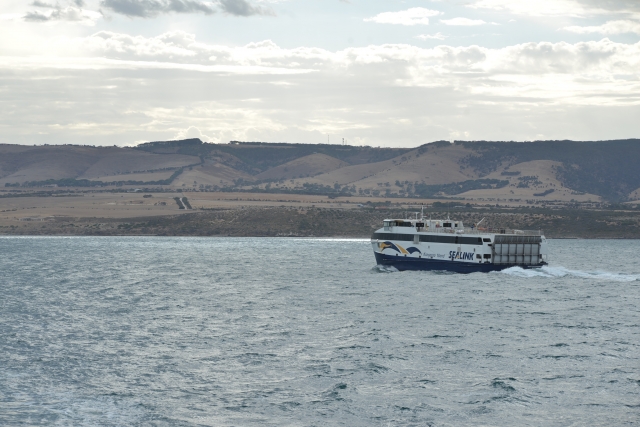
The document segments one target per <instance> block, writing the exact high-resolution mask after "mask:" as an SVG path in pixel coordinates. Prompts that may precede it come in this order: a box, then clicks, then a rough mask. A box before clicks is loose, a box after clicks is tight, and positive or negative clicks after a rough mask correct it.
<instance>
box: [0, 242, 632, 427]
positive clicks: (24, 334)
mask: <svg viewBox="0 0 640 427" xmlns="http://www.w3.org/2000/svg"><path fill="white" fill-rule="evenodd" d="M639 250H640V242H639V241H551V242H550V251H551V263H552V265H553V266H552V267H550V268H545V269H543V270H540V271H524V270H520V269H511V270H509V271H507V272H502V273H492V274H481V273H478V274H471V275H456V274H443V273H428V272H403V273H399V272H389V271H388V270H387V271H385V270H384V269H378V268H376V267H375V266H374V264H375V262H374V258H373V254H372V253H371V248H370V245H369V244H368V242H367V241H357V240H302V239H300V240H290V239H267V238H265V239H231V238H229V239H214V238H57V237H51V238H0V268H1V272H2V275H1V277H0V291H1V292H0V425H69V426H71V425H73V426H77V425H88V426H91V425H98V426H111V425H113V426H116V425H118V426H120V425H122V426H136V425H140V426H146V425H154V426H199V425H205V426H225V425H237V426H246V425H255V426H269V425H272V426H288V425H295V426H312V425H316V426H324V425H344V426H410V425H416V426H424V425H431V426H466V425H469V426H470V425H496V426H514V425H531V426H541V425H547V426H570V425H576V426H582V425H617V426H622V425H639V424H640V415H639V414H640V266H639V265H638V253H639V252H640V251H639Z"/></svg>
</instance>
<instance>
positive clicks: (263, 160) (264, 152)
mask: <svg viewBox="0 0 640 427" xmlns="http://www.w3.org/2000/svg"><path fill="white" fill-rule="evenodd" d="M136 148H138V149H140V150H144V151H149V152H154V153H172V154H188V155H192V156H201V157H204V158H208V157H220V156H219V155H220V154H223V153H224V154H227V155H231V156H233V158H234V159H238V160H240V161H241V162H242V164H240V165H239V164H237V163H235V162H234V163H233V164H229V166H232V167H234V168H236V169H240V170H243V171H244V172H249V173H251V174H258V173H260V172H264V171H266V170H268V169H271V168H273V167H276V166H279V165H282V164H284V163H287V162H290V161H292V160H295V159H298V158H300V157H304V156H308V155H311V154H317V153H320V154H326V155H327V156H331V157H335V158H336V159H339V160H342V161H344V162H346V163H349V164H351V165H357V164H363V163H376V162H382V161H384V160H389V159H392V158H394V157H398V156H400V155H402V154H404V153H407V152H409V151H411V149H410V148H373V147H355V146H349V145H334V144H289V143H265V142H238V141H231V142H230V143H229V144H208V143H203V142H202V141H201V140H200V139H197V138H195V139H187V140H182V141H158V142H147V143H144V144H140V145H138V146H137V147H136ZM221 163H225V162H224V159H222V160H221Z"/></svg>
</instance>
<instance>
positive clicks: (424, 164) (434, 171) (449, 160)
mask: <svg viewBox="0 0 640 427" xmlns="http://www.w3.org/2000/svg"><path fill="white" fill-rule="evenodd" d="M472 153H473V152H472V151H471V150H468V149H466V148H464V147H462V146H459V145H451V146H446V147H430V148H429V149H428V150H426V151H425V152H423V153H422V154H421V153H420V150H413V151H410V152H408V153H406V154H404V155H402V156H399V157H396V158H395V159H391V160H386V161H384V162H378V163H369V164H364V165H355V166H348V167H344V168H341V169H338V170H335V171H332V172H329V173H325V174H322V175H318V176H316V177H314V178H311V179H307V180H300V183H304V182H309V183H317V184H323V185H334V184H335V183H338V184H340V185H355V186H356V187H358V188H371V189H375V188H378V187H379V184H380V183H386V182H388V183H390V185H391V186H394V183H395V182H396V180H397V181H403V182H404V181H410V182H415V181H418V182H423V181H424V182H425V183H427V184H447V183H451V182H459V181H466V180H469V179H475V178H476V177H477V176H476V174H475V173H474V172H472V171H471V170H463V169H461V167H460V165H459V164H458V162H459V160H460V159H462V158H463V157H466V156H468V155H469V154H472Z"/></svg>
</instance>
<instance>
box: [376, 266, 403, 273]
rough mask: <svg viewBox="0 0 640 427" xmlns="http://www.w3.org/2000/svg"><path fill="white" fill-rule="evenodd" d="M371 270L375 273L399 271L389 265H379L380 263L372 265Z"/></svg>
mask: <svg viewBox="0 0 640 427" xmlns="http://www.w3.org/2000/svg"><path fill="white" fill-rule="evenodd" d="M372 270H373V271H375V272H376V273H397V272H399V271H400V270H398V269H397V268H395V267H392V266H390V265H380V264H378V265H376V266H375V267H373V268H372Z"/></svg>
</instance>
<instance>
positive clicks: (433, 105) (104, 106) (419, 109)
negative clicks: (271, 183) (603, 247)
mask: <svg viewBox="0 0 640 427" xmlns="http://www.w3.org/2000/svg"><path fill="white" fill-rule="evenodd" d="M50 43H51V44H50V47H51V48H50V49H49V46H44V47H43V48H47V49H49V50H51V55H49V56H41V57H36V56H30V57H20V58H16V57H6V56H4V57H2V56H0V71H1V72H0V86H1V87H4V88H6V90H5V92H3V96H2V97H0V111H2V112H3V114H2V115H0V126H1V127H2V129H3V137H4V138H5V139H6V140H16V141H26V142H29V143H36V142H38V143H41V142H47V143H51V142H81V141H82V140H83V139H86V137H87V136H91V140H92V141H94V143H96V144H102V143H104V144H109V143H110V144H111V145H113V144H114V143H118V144H123V143H125V142H126V141H137V140H152V139H157V140H165V139H170V138H172V137H174V136H176V135H178V134H181V135H196V136H197V131H196V129H189V128H197V130H198V131H201V132H200V133H201V134H202V133H204V134H206V135H207V137H208V139H209V140H211V141H216V142H218V141H219V142H226V141H229V140H230V139H239V140H243V139H245V140H262V141H283V140H286V141H290V142H323V141H324V142H326V133H331V134H333V135H339V136H340V137H346V138H348V139H349V140H350V141H355V140H358V141H362V143H363V144H368V145H394V144H395V145H405V146H407V145H410V146H415V145H419V144H420V143H423V142H428V141H433V140H437V139H442V138H447V137H448V136H450V135H452V134H455V133H456V132H459V134H461V135H462V134H464V133H465V132H469V138H479V139H482V138H488V139H490V138H495V139H507V140H508V139H531V138H532V136H531V135H537V134H545V135H549V136H550V137H558V138H565V137H566V138H584V139H607V138H612V137H625V136H629V135H632V134H633V132H635V129H637V124H636V122H637V116H638V115H639V114H640V76H639V75H638V70H639V69H640V43H635V44H625V43H616V42H613V41H610V40H608V39H603V40H600V41H593V42H582V43H562V42H561V43H546V42H545V43H523V44H516V45H512V46H506V47H500V48H486V47H481V46H447V45H439V46H437V47H432V48H421V47H418V46H412V45H408V44H384V45H369V46H361V47H350V48H347V49H341V50H327V49H320V48H315V47H298V48H284V47H281V46H278V45H277V44H275V43H274V42H272V41H269V40H265V41H262V42H257V43H250V44H247V45H244V46H227V45H216V44H208V43H202V42H199V41H198V39H197V38H196V37H195V36H194V35H193V34H189V33H185V32H169V33H165V34H160V35H158V36H156V37H142V36H132V35H128V34H120V33H114V32H98V33H96V34H94V35H92V36H89V37H83V38H67V39H62V38H58V39H56V40H51V42H50ZM65 44H66V45H67V46H68V51H69V52H70V53H71V54H68V55H63V54H62V51H56V50H55V49H62V48H63V46H64V45H65ZM56 56H57V57H56ZM6 71H10V73H9V72H6ZM34 81H36V82H37V84H34ZM60 93H64V94H65V98H64V102H63V103H61V101H60V98H59V94H60ZM87 93H91V94H92V97H93V98H92V99H106V100H109V102H93V100H88V99H87V97H86V94H87ZM301 94H303V96H301ZM248 99H260V100H262V102H247V100H248ZM425 99H428V100H429V102H425ZM581 115H583V116H584V117H583V116H581ZM402 120H405V122H403V121H402ZM406 120H409V121H410V123H412V124H411V126H407V125H406ZM599 121H603V122H605V121H606V122H607V123H606V125H603V126H602V128H594V126H595V124H596V123H597V122H599ZM403 123H404V124H403ZM532 132H533V133H532ZM323 134H324V136H323ZM40 135H42V136H40ZM332 140H333V138H332ZM115 141H117V142H115Z"/></svg>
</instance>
